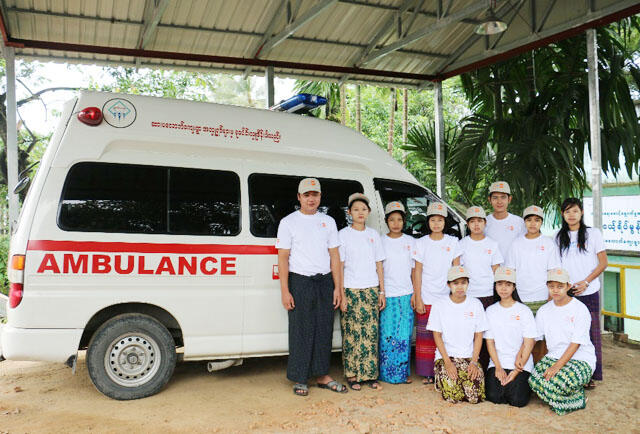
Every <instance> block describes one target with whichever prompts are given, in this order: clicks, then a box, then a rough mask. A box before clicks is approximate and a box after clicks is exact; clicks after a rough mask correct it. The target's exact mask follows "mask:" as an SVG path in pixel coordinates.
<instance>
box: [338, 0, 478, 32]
mask: <svg viewBox="0 0 640 434" xmlns="http://www.w3.org/2000/svg"><path fill="white" fill-rule="evenodd" d="M370 1H371V0H368V1H367V0H338V2H339V3H343V4H347V5H353V6H362V7H363V8H365V7H366V8H371V9H378V10H387V11H392V10H395V9H397V7H396V6H393V5H386V4H381V3H370ZM452 3H453V0H449V4H448V5H447V7H446V8H445V9H444V12H445V15H446V12H447V11H448V10H449V9H450V8H451V4H452ZM418 14H419V15H421V16H423V17H427V18H438V13H437V11H436V12H428V11H423V10H419V11H418ZM460 22H461V23H465V24H472V25H474V26H477V25H478V24H480V21H479V20H474V19H472V18H465V19H463V20H460Z"/></svg>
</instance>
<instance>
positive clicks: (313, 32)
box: [0, 0, 640, 87]
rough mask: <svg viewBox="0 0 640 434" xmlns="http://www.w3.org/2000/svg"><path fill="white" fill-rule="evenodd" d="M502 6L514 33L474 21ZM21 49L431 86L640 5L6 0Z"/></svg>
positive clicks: (9, 31) (457, 0)
mask: <svg viewBox="0 0 640 434" xmlns="http://www.w3.org/2000/svg"><path fill="white" fill-rule="evenodd" d="M489 6H493V7H494V8H495V12H496V14H497V15H498V16H499V17H501V18H502V19H503V20H504V21H506V22H508V23H509V27H508V29H507V31H506V32H504V33H502V34H500V35H495V36H491V37H485V36H480V35H477V34H476V33H475V28H476V26H477V24H478V23H480V22H481V21H482V20H483V18H484V17H485V14H486V12H487V8H488V7H489ZM0 12H1V13H2V18H3V20H2V23H0V24H2V27H3V28H2V31H3V37H4V39H5V44H6V45H7V44H8V45H11V46H14V47H15V48H16V55H18V56H22V57H28V58H39V59H53V60H59V61H68V62H82V63H94V62H95V63H108V64H128V65H137V66H151V67H165V68H173V67H175V68H186V69H196V70H207V71H225V72H235V73H240V72H244V73H251V74H262V73H263V71H264V69H265V67H266V66H267V65H274V67H275V71H276V74H277V75H279V76H289V77H302V78H310V79H326V80H343V81H344V80H346V81H359V82H373V83H378V84H383V85H390V86H391V85H393V86H407V87H416V86H424V85H425V84H426V83H428V81H429V80H431V79H441V78H444V77H447V76H450V75H454V74H457V73H459V72H461V71H464V70H468V69H470V68H474V67H477V66H478V65H481V64H485V63H491V62H495V61H499V60H500V59H502V58H504V57H505V56H508V55H513V54H516V53H518V52H521V51H523V50H528V49H531V48H533V47H535V46H540V45H543V44H547V43H549V42H552V41H553V40H557V39H558V38H562V37H567V36H571V35H573V34H577V33H579V32H581V31H583V30H584V29H585V28H587V27H595V26H597V25H603V24H606V23H608V22H611V21H614V20H618V19H620V18H622V17H624V16H628V15H632V14H635V13H640V2H638V1H629V0H576V1H564V0H496V1H487V0H372V1H365V0H180V1H170V0H132V1H126V0H6V1H2V5H1V8H0Z"/></svg>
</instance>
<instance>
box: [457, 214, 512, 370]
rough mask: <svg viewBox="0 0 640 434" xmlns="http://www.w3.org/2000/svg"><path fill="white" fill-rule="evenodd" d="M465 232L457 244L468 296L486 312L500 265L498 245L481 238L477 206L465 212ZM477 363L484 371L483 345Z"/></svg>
mask: <svg viewBox="0 0 640 434" xmlns="http://www.w3.org/2000/svg"><path fill="white" fill-rule="evenodd" d="M465 217H466V219H467V228H468V229H469V232H470V234H469V235H467V236H466V237H464V238H463V239H462V240H460V252H461V253H462V255H461V257H460V260H461V263H462V265H464V266H465V268H466V269H467V270H469V291H468V295H470V296H471V297H475V298H477V299H478V300H480V303H482V306H483V307H484V308H485V309H486V308H488V307H489V306H491V305H492V304H493V273H494V272H495V271H496V268H498V265H500V264H502V263H503V262H504V259H503V258H502V254H501V253H500V249H499V248H498V243H497V242H495V241H494V240H492V239H491V238H489V237H487V236H485V235H484V229H485V225H486V218H487V215H486V214H485V212H484V210H483V209H482V208H481V207H479V206H472V207H469V208H468V209H467V212H466V215H465ZM480 363H481V364H482V366H484V367H485V368H486V366H487V365H488V364H489V353H488V352H487V347H486V344H483V345H482V351H481V352H480Z"/></svg>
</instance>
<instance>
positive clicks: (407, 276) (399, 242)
mask: <svg viewBox="0 0 640 434" xmlns="http://www.w3.org/2000/svg"><path fill="white" fill-rule="evenodd" d="M382 247H383V248H384V254H385V257H386V259H385V260H384V262H382V266H383V271H384V290H385V292H386V296H387V297H401V296H403V295H409V294H413V282H412V281H411V270H412V269H413V267H414V266H415V262H414V260H413V259H412V256H413V253H414V251H415V250H416V240H415V239H414V238H413V237H411V236H409V235H406V234H402V236H400V237H399V238H391V237H389V236H387V235H383V236H382Z"/></svg>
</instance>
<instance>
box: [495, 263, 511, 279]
mask: <svg viewBox="0 0 640 434" xmlns="http://www.w3.org/2000/svg"><path fill="white" fill-rule="evenodd" d="M501 280H505V281H507V282H511V283H516V270H514V269H513V268H509V267H503V266H502V265H501V266H499V267H498V268H496V272H495V274H494V275H493V281H494V282H499V281H501Z"/></svg>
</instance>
